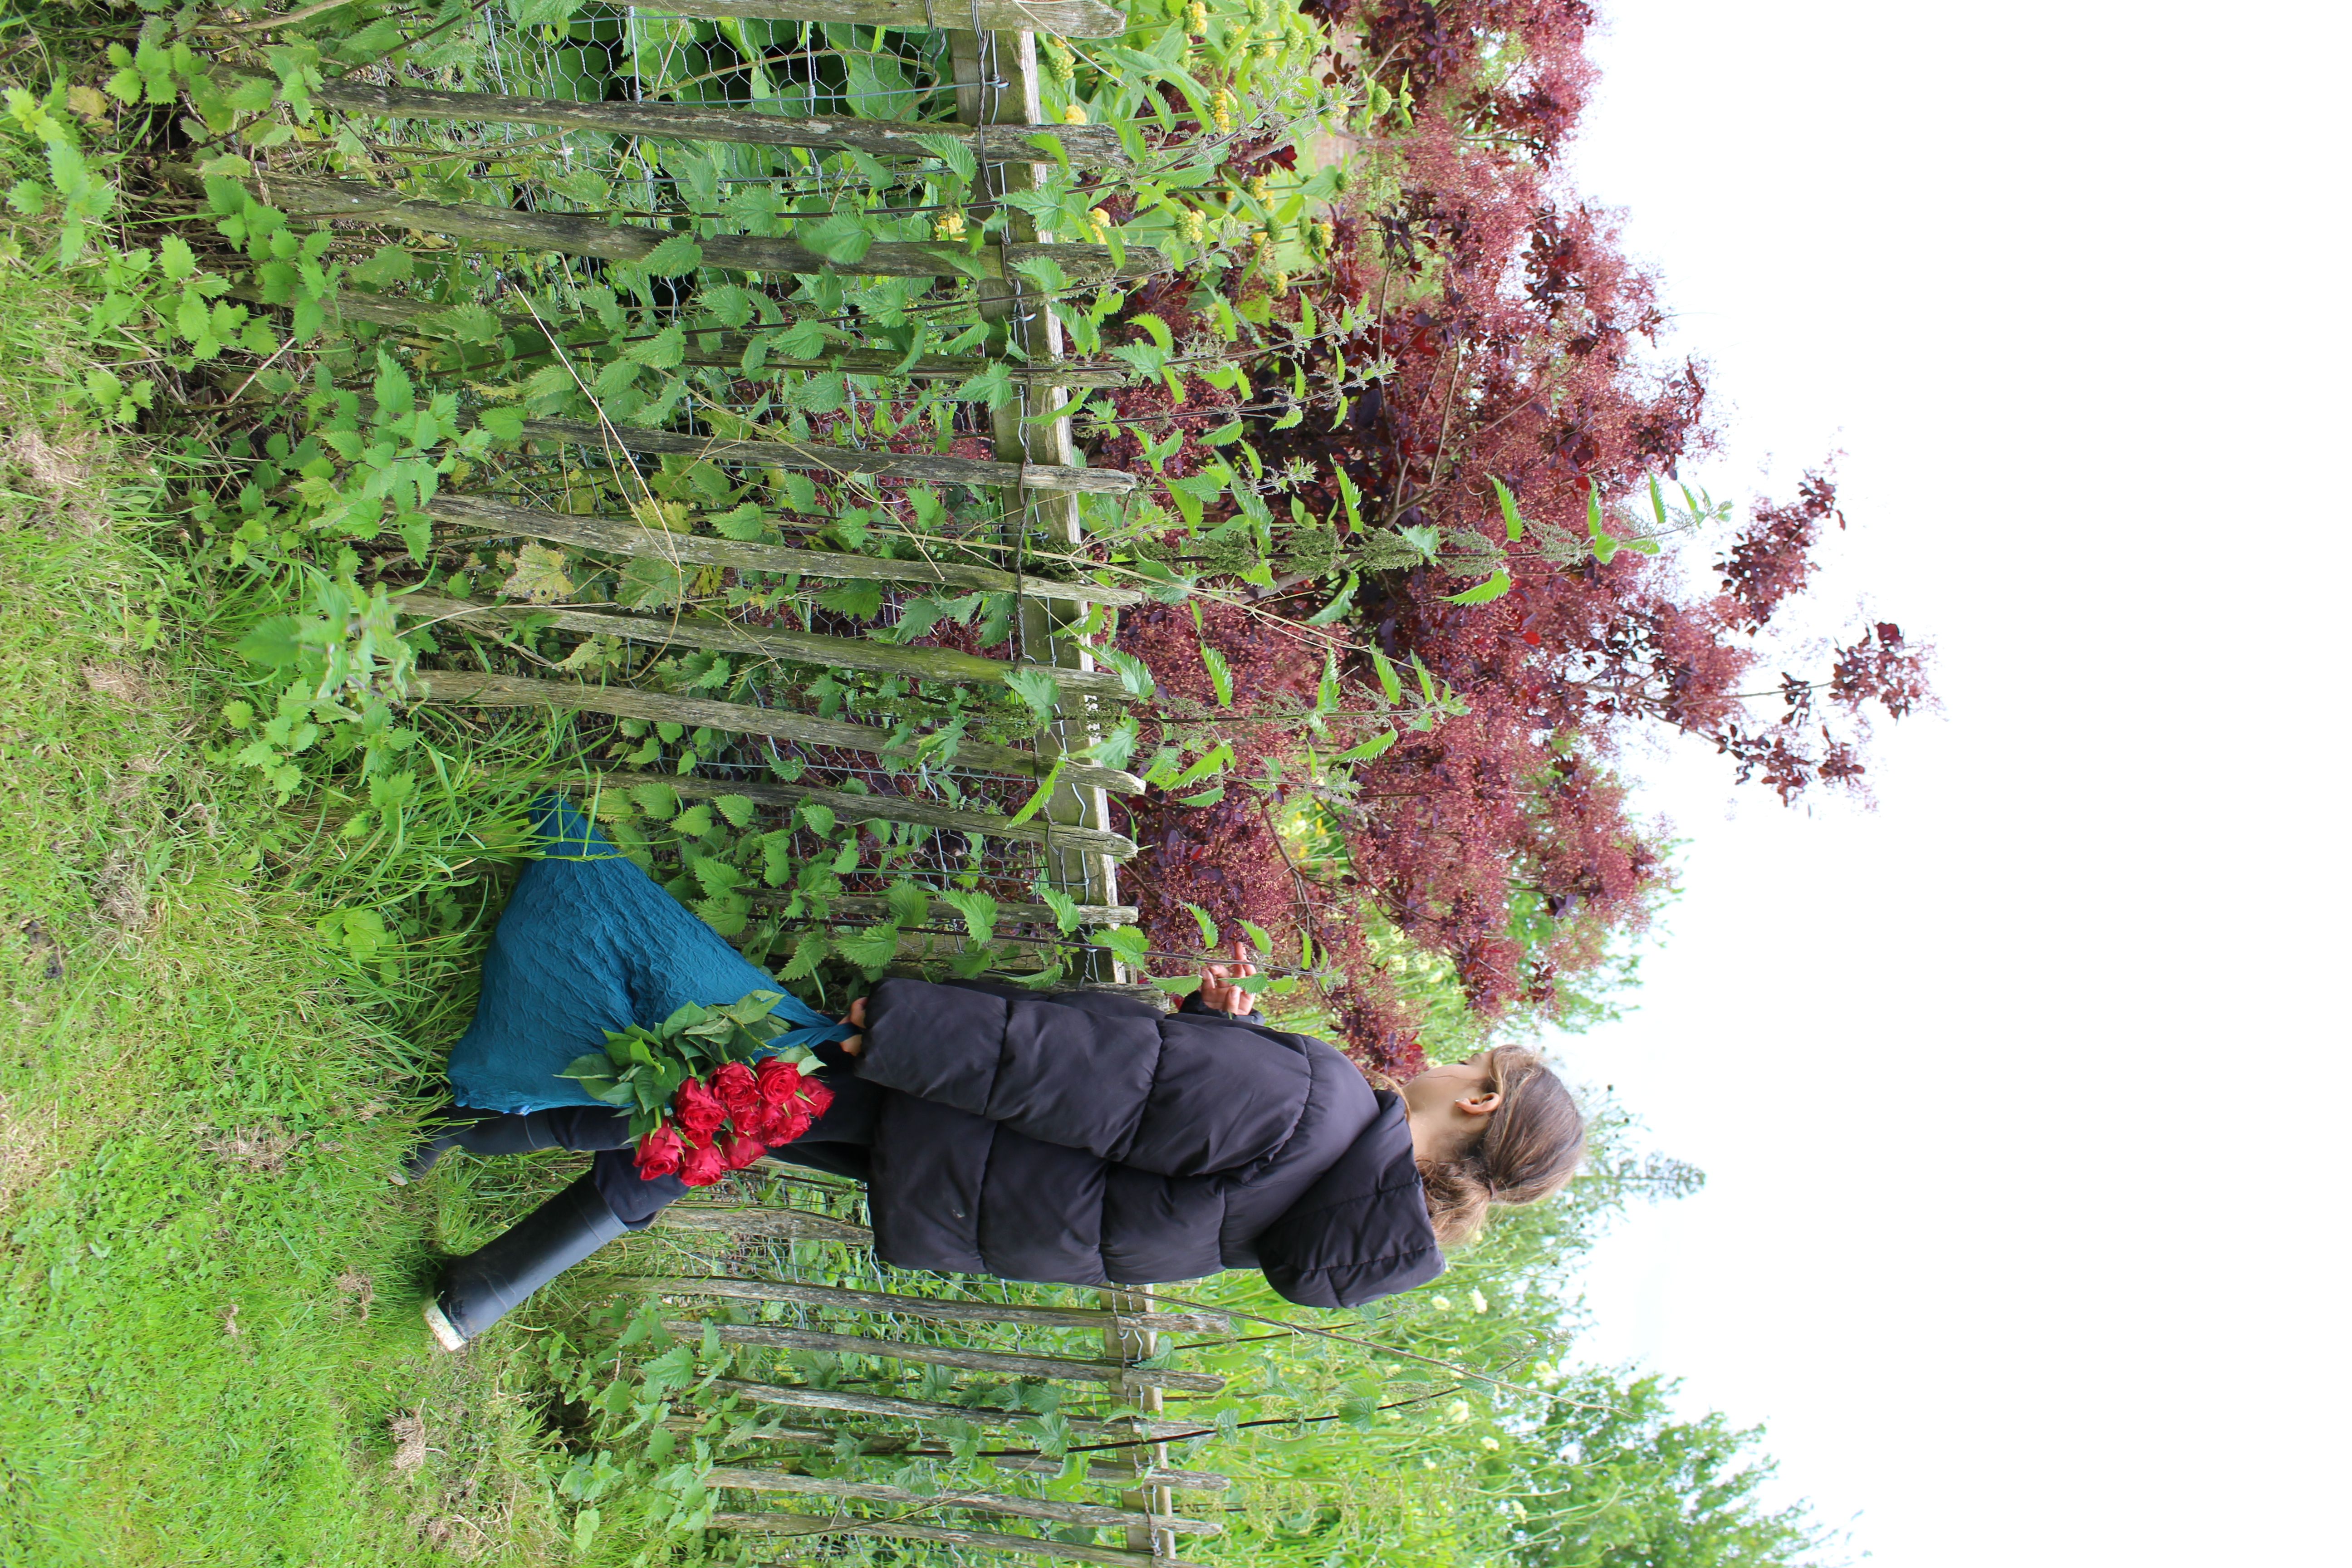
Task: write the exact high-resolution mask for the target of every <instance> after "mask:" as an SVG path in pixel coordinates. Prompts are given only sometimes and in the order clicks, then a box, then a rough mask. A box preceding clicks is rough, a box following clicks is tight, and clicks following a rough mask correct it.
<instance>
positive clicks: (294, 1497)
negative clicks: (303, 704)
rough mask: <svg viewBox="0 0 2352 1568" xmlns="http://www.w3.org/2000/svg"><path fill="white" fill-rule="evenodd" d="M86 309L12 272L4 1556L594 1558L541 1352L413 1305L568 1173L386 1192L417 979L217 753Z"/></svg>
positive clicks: (206, 591)
mask: <svg viewBox="0 0 2352 1568" xmlns="http://www.w3.org/2000/svg"><path fill="white" fill-rule="evenodd" d="M87 310H88V301H87V300H83V299H80V298H78V297H77V296H75V295H74V294H73V293H72V292H71V291H70V290H69V289H68V288H67V286H66V285H64V284H63V283H61V282H58V281H57V280H55V279H47V278H44V277H42V276H39V275H37V274H35V273H33V272H30V271H28V270H26V268H23V267H20V266H8V265H5V264H0V429H5V432H6V433H7V434H6V436H5V442H6V447H5V456H6V459H7V461H6V463H5V468H0V789H5V800H6V802H7V806H8V809H7V810H6V811H5V814H0V889H5V899H4V900H0V1006H5V1016H6V1019H7V1027H6V1030H5V1043H0V1283H4V1284H5V1289H0V1563H5V1564H7V1565H8V1568H15V1565H16V1564H39V1565H41V1568H68V1565H73V1564H82V1563H142V1564H156V1565H163V1564H173V1563H205V1564H245V1563H254V1564H276V1563H319V1564H328V1563H332V1564H346V1563H349V1564H362V1563H379V1562H382V1563H394V1562H397V1563H440V1562H445V1561H446V1562H489V1563H538V1562H543V1561H549V1560H558V1559H563V1558H566V1557H568V1553H567V1552H565V1550H564V1547H563V1538H562V1536H561V1535H560V1534H559V1530H560V1529H562V1528H565V1527H564V1526H562V1521H560V1518H559V1510H558V1506H557V1504H556V1503H555V1500H554V1499H553V1498H552V1496H551V1493H550V1491H549V1489H548V1488H547V1487H546V1485H545V1483H544V1481H543V1480H542V1470H541V1454H542V1453H543V1452H544V1451H545V1449H546V1445H547V1439H546V1437H545V1435H544V1427H543V1424H542V1422H541V1417H540V1414H539V1406H538V1404H537V1401H536V1397H535V1390H536V1389H537V1388H538V1386H539V1380H538V1379H537V1378H536V1377H535V1376H534V1373H533V1367H534V1362H533V1359H532V1355H531V1352H532V1350H533V1345H532V1342H531V1341H530V1335H529V1334H528V1333H524V1332H516V1333H511V1334H508V1335H504V1336H494V1337H493V1339H492V1340H491V1341H490V1342H486V1343H484V1344H480V1345H477V1346H475V1347H473V1348H472V1349H471V1350H469V1351H468V1352H467V1354H465V1355H463V1356H458V1357H449V1356H444V1355H441V1354H439V1353H438V1352H436V1351H435V1350H434V1349H433V1348H432V1346H431V1345H430V1342H429V1341H428V1339H427V1337H426V1335H425V1331H424V1328H423V1325H422V1323H421V1322H420V1321H419V1320H418V1316H417V1308H418V1305H419V1303H420V1301H421V1299H422V1295H423V1292H424V1290H425V1287H426V1283H427V1280H428V1279H429V1275H430V1269H431V1262H430V1249H431V1248H432V1247H436V1246H439V1247H450V1248H462V1247H470V1246H472V1245H474V1244H475V1243H477V1242H478V1240H479V1239H481V1237H483V1236H484V1235H486V1234H488V1232H489V1231H491V1230H493V1229H495V1228H496V1226H498V1225H499V1224H500V1223H502V1221H503V1220H504V1218H505V1217H507V1216H508V1215H509V1214H511V1213H512V1212H515V1211H517V1210H519V1209H520V1207H522V1206H524V1205H528V1204H529V1203H530V1202H531V1201H534V1198H535V1196H536V1194H538V1193H539V1192H541V1191H544V1190H545V1188H546V1186H547V1185H548V1184H550V1183H551V1182H552V1181H554V1180H557V1179H559V1178H558V1177H557V1174H556V1171H555V1168H554V1166H553V1165H552V1164H551V1163H538V1164H530V1163H525V1164H524V1165H522V1166H521V1168H520V1169H505V1168H501V1169H500V1172H499V1176H498V1177H496V1178H495V1179H493V1180H489V1181H485V1180H483V1179H481V1177H480V1176H479V1175H478V1171H479V1170H482V1169H487V1168H485V1167H477V1168H475V1169H474V1170H467V1169H463V1168H461V1169H457V1170H455V1171H452V1172H451V1173H448V1174H446V1175H442V1174H436V1176H435V1178H434V1179H433V1180H432V1181H431V1182H430V1183H427V1184H422V1185H419V1186H415V1187H410V1188H395V1187H393V1186H391V1185H390V1184H387V1182H386V1181H385V1179H384V1173H385V1171H386V1170H387V1169H389V1168H390V1167H391V1165H392V1163H394V1160H395V1159H396V1158H397V1156H398V1154H399V1152H401V1151H402V1150H403V1149H404V1147H405V1145H406V1143H407V1141H408V1140H409V1138H410V1137H411V1136H412V1134H413V1129H414V1127H415V1115H416V1112H417V1110H418V1109H419V1101H418V1100H417V1099H416V1098H415V1095H414V1093H413V1092H403V1091H402V1087H401V1086H403V1085H407V1086H411V1087H412V1088H413V1086H415V1084H416V1083H417V1081H418V1079H417V1068H418V1065H419V1064H418V1061H417V1050H418V1047H417V1046H415V1045H414V1044H412V1043H410V1042H408V1041H405V1040H404V1039H402V1038H401V1037H399V1036H398V1035H397V1034H395V1033H394V1030H393V1029H392V1028H391V1027H390V1026H389V1024H388V1019H390V1018H391V1017H392V1016H394V1015H393V1013H392V1011H391V1009H390V1008H389V1007H388V1006H387V1005H386V998H387V995H388V993H387V992H386V990H385V988H384V986H383V984H382V980H383V979H384V978H390V979H392V980H394V981H401V980H405V981H406V983H407V984H408V985H409V986H411V987H412V988H413V987H414V986H415V984H417V983H418V979H419V977H418V976H415V975H408V976H402V975H397V974H389V973H388V974H387V975H385V976H382V977H377V976H371V975H370V974H368V973H367V972H365V971H362V970H360V969H359V968H358V967H357V966H356V965H355V964H354V963H353V962H352V956H351V954H350V953H349V952H346V951H344V950H342V949H339V948H337V947H334V946H331V945H330V944H329V943H327V942H324V941H322V940H321V938H320V935H319V934H318V932H317V929H316V927H317V922H318V921H319V919H320V916H321V915H322V914H323V913H324V912H326V907H327V906H326V901H325V898H324V895H323V893H322V892H320V891H316V890H314V891H311V892H308V893H305V892H302V891H289V885H299V884H301V883H303V882H304V881H305V880H306V879H307V881H308V882H309V883H310V885H311V886H312V887H313V888H314V889H319V888H322V887H323V886H324V880H323V879H322V878H321V877H320V876H319V875H318V874H317V870H318V867H319V865H320V856H319V855H317V853H316V852H315V851H314V852H313V853H312V854H311V855H310V858H308V859H307V860H306V859H305V858H304V855H303V853H302V852H301V850H300V848H299V846H300V845H301V844H302V842H303V841H304V839H305V836H306V835H308V834H309V833H310V829H311V827H312V826H313V825H312V824H310V823H308V822H304V823H300V824H295V823H292V822H290V821H289V819H288V818H286V817H285V816H281V814H279V813H278V811H276V810H275V809H274V808H272V806H271V805H269V804H268V800H267V798H266V797H259V796H257V795H255V794H254V793H253V792H252V791H251V790H250V789H249V788H248V787H247V785H245V784H242V783H240V782H238V781H236V780H235V779H233V778H232V777H230V776H229V773H228V770H227V769H226V768H225V767H223V766H218V765H215V763H212V762H209V761H208V760H207V749H208V747H217V746H219V745H220V744H221V743H222V742H223V741H224V740H225V739H226V731H224V730H223V729H222V727H221V724H220V721H219V720H218V718H217V717H216V713H217V710H218V706H219V703H220V700H222V698H223V697H224V695H226V693H225V692H224V690H223V689H222V680H223V677H222V676H221V675H220V674H219V673H218V671H219V668H220V665H221V663H222V662H223V655H222V653H221V651H220V645H221V639H222V637H223V635H224V634H223V633H222V632H221V630H220V629H219V628H220V626H221V624H222V616H223V612H224V608H225V606H224V605H223V604H222V603H221V602H220V599H219V597H218V593H217V591H216V589H215V585H213V584H209V583H208V582H206V581H205V580H204V579H203V578H202V577H200V576H199V575H197V574H194V572H192V571H191V570H190V569H189V568H188V567H186V566H185V565H184V563H183V561H184V558H183V557H182V556H181V554H180V553H179V552H177V551H176V550H175V548H174V546H175V543H176V541H175V540H174V539H173V523H172V521H171V520H170V519H169V518H168V517H165V516H163V515H160V514H159V512H158V510H157V502H158V500H159V496H160V491H159V489H158V481H157V480H156V479H154V478H153V474H154V472H155V468H156V465H157V462H158V454H157V453H156V452H154V451H152V450H150V449H147V448H145V447H142V446H141V445H140V444H138V443H137V442H135V441H132V440H131V439H128V438H124V437H117V436H111V435H108V434H105V433H102V432H99V431H95V430H93V429H91V428H89V426H87V425H86V424H84V423H81V422H79V420H78V419H77V417H76V416H74V415H73V414H72V413H71V412H70V411H68V410H65V409H62V408H61V407H60V406H59V398H58V392H59V388H60V386H61V385H62V384H63V383H64V381H65V380H66V379H68V378H70V377H72V376H74V375H77V374H79V355H78V352H77V349H76V346H75V344H76V341H77V340H76V336H75V333H76V331H78V324H79V321H82V320H83V319H85V318H86V314H87ZM281 843H282V844H283V845H284V846H286V848H285V849H284V851H283V853H282V854H281V855H280V856H278V857H268V856H265V855H264V854H263V853H262V852H260V851H259V850H258V849H257V848H256V846H259V845H265V844H281ZM306 868H307V869H308V875H307V877H306V875H305V874H304V873H305V870H306ZM428 978H429V977H428ZM445 989H446V987H445ZM445 1010H446V1008H445ZM616 1544H617V1543H616ZM603 1555H604V1552H599V1556H603Z"/></svg>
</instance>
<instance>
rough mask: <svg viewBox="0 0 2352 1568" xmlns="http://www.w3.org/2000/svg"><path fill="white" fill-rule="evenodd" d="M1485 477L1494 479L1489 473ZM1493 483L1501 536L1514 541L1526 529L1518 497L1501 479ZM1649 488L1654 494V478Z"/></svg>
mask: <svg viewBox="0 0 2352 1568" xmlns="http://www.w3.org/2000/svg"><path fill="white" fill-rule="evenodd" d="M1487 477H1488V478H1489V479H1494V476H1493V475H1491V474H1490V475H1488V476H1487ZM1494 484H1495V502H1496V505H1498V506H1500V507H1501V508H1502V509H1503V537H1504V538H1505V539H1507V540H1513V541H1516V540H1517V538H1518V537H1519V535H1520V534H1522V533H1524V532H1526V531H1527V524H1526V523H1525V522H1524V521H1521V520H1520V517H1519V502H1518V498H1517V497H1516V496H1514V495H1512V494H1511V487H1510V486H1508V485H1507V484H1505V483H1504V482H1503V481H1502V480H1500V479H1494ZM1650 489H1651V490H1652V492H1653V493H1655V492H1656V489H1657V481H1656V480H1655V479H1653V480H1651V481H1650Z"/></svg>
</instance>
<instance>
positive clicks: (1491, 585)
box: [1444, 549, 1608, 605]
mask: <svg viewBox="0 0 2352 1568" xmlns="http://www.w3.org/2000/svg"><path fill="white" fill-rule="evenodd" d="M1593 553H1594V554H1595V555H1601V552H1600V551H1599V550H1597V549H1596V550H1595V551H1594V552H1593ZM1607 559H1608V557H1607V556H1601V560H1603V561H1606V560H1607ZM1510 591H1511V569H1510V568H1509V567H1507V566H1497V567H1496V568H1495V574H1494V575H1493V576H1491V577H1489V578H1487V579H1486V581H1485V582H1483V583H1481V584H1478V585H1477V586H1476V587H1475V588H1465V589H1464V590H1463V591H1462V592H1460V593H1459V594H1447V595H1444V599H1445V602H1446V603H1447V604H1449V605H1485V604H1491V603H1492V602H1493V601H1495V600H1496V599H1499V598H1501V597H1502V596H1503V595H1506V594H1507V593H1509V592H1510Z"/></svg>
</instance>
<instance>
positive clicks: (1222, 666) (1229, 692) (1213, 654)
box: [1201, 643, 1234, 708]
mask: <svg viewBox="0 0 2352 1568" xmlns="http://www.w3.org/2000/svg"><path fill="white" fill-rule="evenodd" d="M1201 664H1202V668H1205V669H1207V670H1208V672H1209V685H1210V686H1211V687H1212V688H1213V689H1215V691H1216V694H1217V706H1218V707H1220V708H1230V707H1232V706H1233V705H1234V667H1233V666H1232V664H1231V663H1229V662H1227V660H1226V658H1225V656H1224V655H1223V654H1222V653H1219V652H1218V651H1217V650H1216V649H1215V648H1213V647H1210V646H1209V645H1208V644H1206V643H1202V645H1201Z"/></svg>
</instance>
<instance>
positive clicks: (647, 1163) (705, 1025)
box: [558, 991, 833, 1187]
mask: <svg viewBox="0 0 2352 1568" xmlns="http://www.w3.org/2000/svg"><path fill="white" fill-rule="evenodd" d="M781 1000H782V997H780V996H779V995H778V994H776V993H775V992H773V991H754V992H752V993H751V994H750V995H748V996H745V997H744V998H742V1000H740V1001H739V1002H736V1003H733V1004H732V1005H729V1006H725V1007H701V1006H697V1005H693V1004H692V1003H689V1004H688V1005H686V1006H683V1007H680V1008H679V1009H678V1010H677V1012H675V1013H672V1014H671V1015H670V1016H668V1017H667V1018H665V1019H663V1020H662V1023H661V1026H660V1027H659V1028H657V1029H646V1028H642V1027H640V1026H637V1025H635V1024H632V1025H631V1026H629V1027H627V1028H625V1029H617V1030H614V1029H608V1030H606V1031H605V1033H604V1052H603V1054H602V1055H593V1054H592V1055H589V1056H584V1057H582V1058H579V1059H578V1060H576V1061H574V1062H573V1063H572V1065H571V1066H570V1067H568V1068H564V1069H563V1071H562V1073H561V1074H559V1075H558V1076H559V1077H562V1078H569V1079H578V1080H579V1082H580V1086H581V1087H582V1088H583V1089H586V1090H587V1091H588V1092H589V1093H590V1094H592V1095H593V1096H594V1097H595V1098H596V1099H598V1100H603V1101H604V1103H605V1104H607V1105H613V1106H618V1107H625V1108H627V1109H628V1110H630V1111H631V1112H632V1114H631V1116H630V1118H629V1132H630V1135H631V1136H633V1137H635V1139H636V1141H637V1173H638V1174H639V1175H641V1176H645V1177H647V1178H651V1177H654V1176H667V1175H669V1174H672V1173H676V1174H677V1177H678V1179H679V1180H680V1181H682V1182H684V1183H685V1184H687V1185H688V1186H689V1187H707V1186H709V1185H710V1184H712V1183H713V1182H716V1181H717V1180H719V1177H721V1176H723V1175H725V1174H726V1173H728V1172H730V1171H740V1170H741V1169H742V1168H743V1167H744V1166H746V1165H748V1164H750V1163H751V1162H752V1161H754V1160H757V1159H758V1158H759V1157H760V1156H761V1155H762V1154H764V1153H766V1152H768V1151H769V1150H770V1149H772V1148H774V1147H776V1146H777V1145H778V1144H782V1143H789V1142H792V1141H793V1139H795V1138H798V1137H799V1136H800V1135H801V1134H802V1133H803V1132H805V1131H808V1130H809V1125H810V1123H812V1122H814V1121H815V1120H816V1119H817V1118H818V1117H820V1116H822V1115H824V1111H825V1108H826V1107H827V1106H829V1105H831V1104H832V1103H833V1091H832V1090H831V1089H827V1088H825V1087H824V1085H823V1084H821V1083H819V1082H818V1081H817V1080H816V1079H815V1077H814V1074H815V1072H816V1069H817V1068H818V1066H819V1065H820V1064H819V1062H818V1060H817V1058H816V1053H814V1051H810V1050H807V1049H805V1048H803V1047H796V1046H788V1047H781V1048H780V1047H777V1046H776V1045H775V1044H774V1043H773V1042H774V1040H775V1038H776V1037H777V1036H778V1035H781V1034H783V1033H785V1032H786V1027H787V1026H786V1025H785V1023H784V1022H783V1020H782V1019H779V1018H777V1017H776V1016H774V1015H773V1013H772V1009H773V1008H774V1006H775V1005H776V1004H777V1003H778V1002H779V1001H781Z"/></svg>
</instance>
